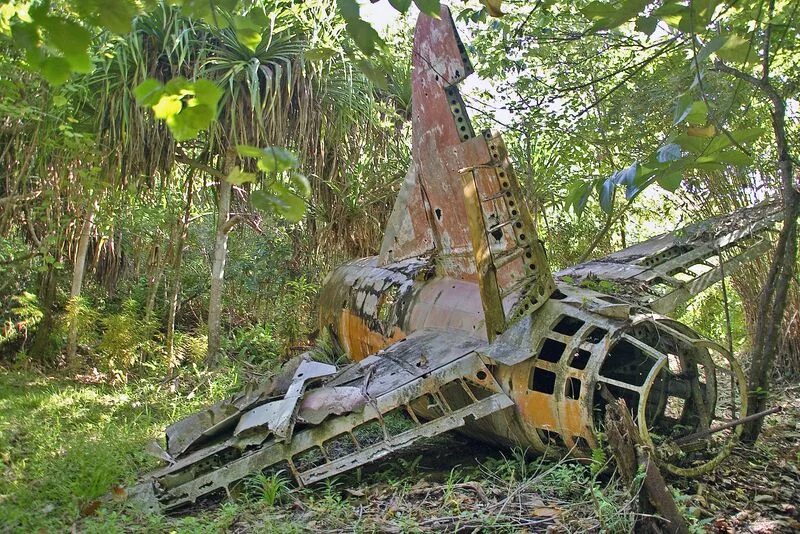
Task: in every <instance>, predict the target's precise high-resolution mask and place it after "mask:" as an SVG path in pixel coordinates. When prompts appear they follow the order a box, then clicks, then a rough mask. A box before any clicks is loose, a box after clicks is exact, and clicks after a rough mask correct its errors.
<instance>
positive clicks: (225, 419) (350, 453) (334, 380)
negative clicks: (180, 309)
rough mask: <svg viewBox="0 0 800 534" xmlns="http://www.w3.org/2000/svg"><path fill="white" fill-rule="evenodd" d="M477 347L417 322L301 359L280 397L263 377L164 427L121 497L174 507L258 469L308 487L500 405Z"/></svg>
mask: <svg viewBox="0 0 800 534" xmlns="http://www.w3.org/2000/svg"><path fill="white" fill-rule="evenodd" d="M484 348H485V342H483V341H480V340H478V339H475V338H469V337H465V336H464V335H463V334H461V333H458V332H447V331H440V330H436V331H433V330H421V331H419V332H416V333H414V334H412V335H410V336H409V337H407V338H406V339H404V340H402V341H399V342H397V343H395V344H394V345H392V346H390V347H388V348H387V349H384V350H382V351H379V352H378V353H376V354H374V355H372V356H369V357H367V358H365V359H363V360H361V361H360V362H357V363H353V364H350V365H348V366H346V367H343V368H342V369H340V370H338V371H337V370H336V369H335V368H334V369H329V368H331V367H333V366H330V365H327V364H324V363H320V362H314V361H311V360H303V361H301V362H300V363H299V365H297V366H294V367H293V369H294V371H293V372H294V376H293V378H292V380H291V383H290V384H289V385H288V387H284V388H282V390H284V391H285V394H284V395H283V396H278V397H275V396H273V395H274V393H276V391H277V389H279V388H280V386H276V385H275V384H274V383H267V384H266V385H264V386H261V387H258V388H256V389H254V390H252V391H251V392H250V393H249V395H244V396H242V395H239V396H236V397H232V398H230V399H227V400H225V401H222V402H220V403H217V404H215V405H214V406H213V407H212V408H210V411H211V412H213V413H209V414H205V412H201V414H202V417H199V418H198V417H189V418H187V419H186V420H185V421H186V422H185V423H184V424H182V425H180V426H178V427H175V426H173V427H171V430H168V435H171V439H170V443H169V445H168V447H169V450H170V451H171V455H172V456H171V458H169V459H170V460H171V462H170V465H168V466H166V467H163V468H161V469H159V470H157V471H154V472H152V473H150V474H148V475H146V476H145V477H144V480H143V481H142V482H141V483H140V484H138V485H137V486H134V487H133V488H131V489H130V491H129V492H128V497H129V498H130V499H132V500H134V501H135V502H137V503H138V504H139V505H140V506H141V507H144V508H149V509H152V510H161V511H171V510H176V509H179V508H181V507H183V506H186V505H190V504H192V503H194V502H195V501H196V500H197V499H200V498H203V497H205V496H207V495H209V494H212V493H215V492H218V491H220V490H222V491H226V490H229V489H230V488H232V487H233V486H235V485H236V484H238V483H239V482H240V481H242V479H244V478H246V477H248V476H250V475H253V474H257V473H260V472H262V471H264V470H267V469H269V470H272V471H281V470H283V471H284V472H285V473H286V475H287V477H288V476H292V477H293V478H294V479H295V480H296V482H297V483H298V484H299V485H301V486H302V485H308V484H312V483H314V482H317V481H319V480H324V479H326V478H328V477H331V476H334V475H337V474H340V473H344V472H346V471H349V470H351V469H354V468H356V467H359V466H362V465H365V464H367V463H370V462H372V461H375V460H377V459H379V458H382V457H384V456H386V455H388V454H391V453H393V452H396V451H399V450H402V449H404V448H406V447H408V446H410V445H412V444H413V443H415V442H417V441H419V440H420V439H423V438H429V437H432V436H436V435H439V434H443V433H445V432H447V431H450V430H453V429H456V428H459V427H462V426H464V425H465V424H466V423H467V421H471V420H473V419H480V418H482V417H486V416H487V415H490V414H492V413H495V412H498V411H500V410H504V409H506V408H508V407H510V406H511V405H512V404H513V401H512V399H511V398H510V397H509V396H508V395H506V394H505V393H504V392H503V390H502V388H501V387H500V384H498V383H497V381H496V380H495V379H494V377H493V375H492V373H491V372H490V371H489V369H488V368H487V367H486V364H485V363H484V362H483V360H482V358H481V357H480V356H479V355H478V353H477V351H478V350H483V349H484ZM324 377H327V378H326V380H323V382H324V383H320V381H319V380H315V381H314V382H315V383H313V384H312V383H310V381H309V378H312V379H319V378H324ZM396 413H404V414H408V416H409V417H410V421H409V420H408V419H405V417H403V418H397V417H395V415H394V414H396ZM417 413H422V414H424V417H423V416H417V415H416V414H417ZM200 436H204V437H205V438H206V439H205V440H204V441H202V440H199V439H198V438H199V437H200Z"/></svg>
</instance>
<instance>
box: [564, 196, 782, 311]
mask: <svg viewBox="0 0 800 534" xmlns="http://www.w3.org/2000/svg"><path fill="white" fill-rule="evenodd" d="M781 219H783V210H782V208H781V205H780V203H779V202H776V201H765V202H763V203H761V204H758V205H756V206H752V207H749V208H744V209H741V210H738V211H735V212H733V213H730V214H728V215H724V216H721V217H715V218H713V219H709V220H707V221H703V222H701V223H697V224H692V225H689V226H686V227H684V228H681V229H680V230H676V231H674V232H670V233H668V234H664V235H661V236H658V237H654V238H652V239H649V240H647V241H644V242H642V243H639V244H637V245H634V246H632V247H629V248H627V249H625V250H622V251H620V252H616V253H614V254H611V255H609V256H606V257H604V258H601V259H599V260H593V261H589V262H586V263H582V264H580V265H575V266H573V267H569V268H567V269H564V270H562V271H559V272H558V273H556V276H557V277H559V278H560V279H562V280H567V281H570V282H574V283H580V284H589V285H591V284H593V283H597V282H607V284H606V285H604V286H602V287H600V288H599V289H600V290H601V291H603V292H605V293H613V294H615V295H617V296H620V297H623V298H626V299H628V300H630V301H633V302H635V303H637V304H639V305H641V306H645V307H648V308H650V309H651V310H653V311H655V312H656V313H664V314H666V313H669V312H670V311H672V310H674V309H675V308H677V307H678V306H680V305H681V304H683V303H684V302H686V301H688V300H689V299H690V298H691V297H693V296H695V295H697V294H698V293H700V292H702V291H703V290H705V289H707V288H708V287H710V286H711V285H713V284H714V283H716V282H718V281H720V280H722V278H724V277H725V276H729V275H730V274H732V273H733V272H735V271H736V270H737V269H739V268H740V267H741V266H742V265H744V264H746V263H747V262H749V261H752V260H754V259H755V258H757V257H759V256H762V255H764V254H765V253H767V252H768V251H769V250H770V248H771V246H772V244H771V241H770V236H769V233H770V231H771V230H773V229H774V228H775V224H776V223H777V222H778V221H780V220H781Z"/></svg>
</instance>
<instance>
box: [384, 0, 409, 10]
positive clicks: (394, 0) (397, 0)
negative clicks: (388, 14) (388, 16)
mask: <svg viewBox="0 0 800 534" xmlns="http://www.w3.org/2000/svg"><path fill="white" fill-rule="evenodd" d="M389 3H390V4H391V5H392V7H393V8H395V9H396V10H397V11H399V12H400V13H405V12H406V11H408V8H409V7H411V0H389Z"/></svg>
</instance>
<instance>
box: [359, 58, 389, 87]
mask: <svg viewBox="0 0 800 534" xmlns="http://www.w3.org/2000/svg"><path fill="white" fill-rule="evenodd" d="M356 65H358V68H359V70H360V71H361V72H363V73H364V76H366V77H367V79H368V80H369V81H371V82H372V83H373V84H375V86H376V87H379V88H380V89H383V90H384V91H388V90H389V82H388V80H387V79H386V73H385V72H383V71H381V70H380V69H378V68H376V67H375V65H373V64H372V62H371V61H369V60H366V59H363V60H360V61H357V62H356Z"/></svg>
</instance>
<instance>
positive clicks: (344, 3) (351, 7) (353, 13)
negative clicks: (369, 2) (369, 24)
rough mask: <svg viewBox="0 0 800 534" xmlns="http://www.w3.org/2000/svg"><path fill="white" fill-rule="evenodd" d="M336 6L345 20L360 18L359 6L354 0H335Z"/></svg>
mask: <svg viewBox="0 0 800 534" xmlns="http://www.w3.org/2000/svg"><path fill="white" fill-rule="evenodd" d="M336 7H338V8H339V13H340V14H341V15H342V18H343V19H344V20H345V21H347V22H350V21H352V20H360V19H361V16H360V15H359V13H360V10H361V8H360V7H359V5H358V2H357V1H356V0H336Z"/></svg>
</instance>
